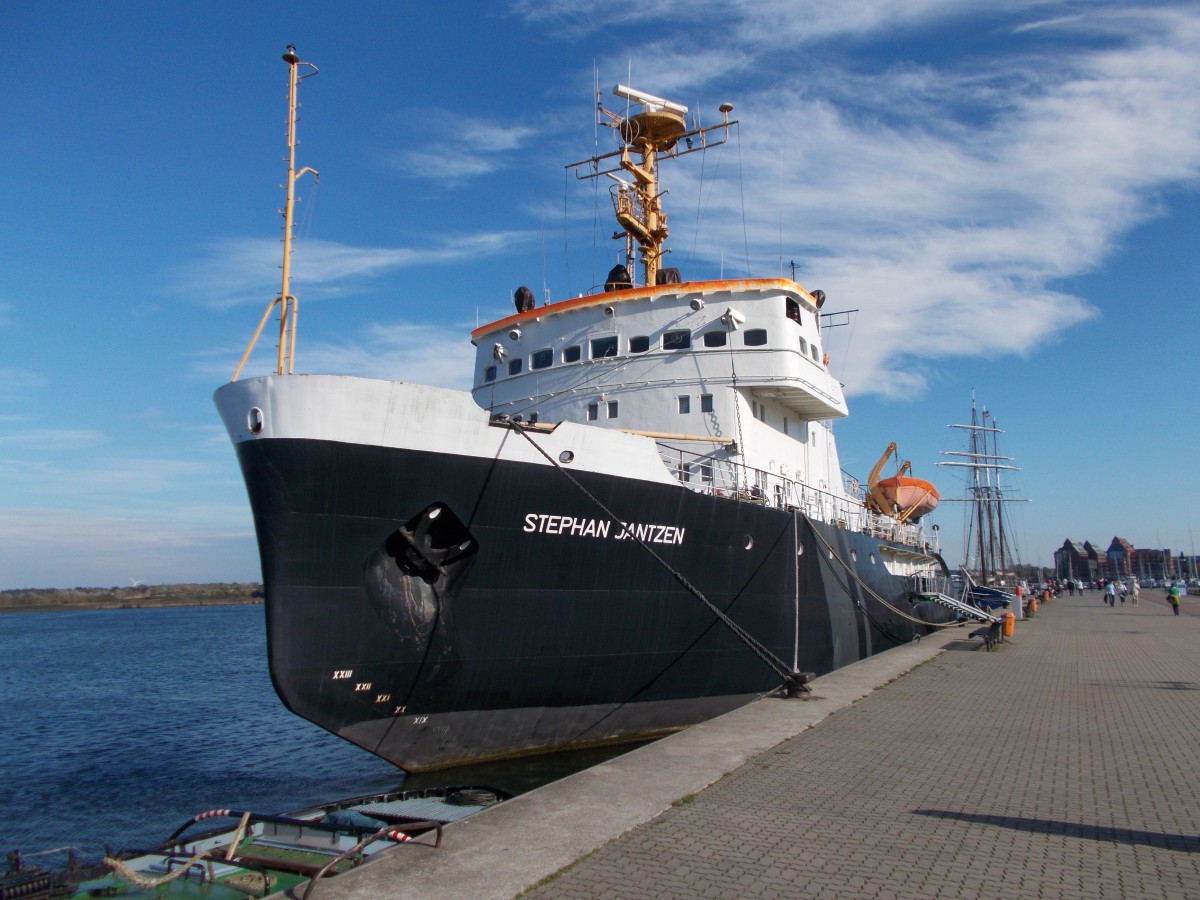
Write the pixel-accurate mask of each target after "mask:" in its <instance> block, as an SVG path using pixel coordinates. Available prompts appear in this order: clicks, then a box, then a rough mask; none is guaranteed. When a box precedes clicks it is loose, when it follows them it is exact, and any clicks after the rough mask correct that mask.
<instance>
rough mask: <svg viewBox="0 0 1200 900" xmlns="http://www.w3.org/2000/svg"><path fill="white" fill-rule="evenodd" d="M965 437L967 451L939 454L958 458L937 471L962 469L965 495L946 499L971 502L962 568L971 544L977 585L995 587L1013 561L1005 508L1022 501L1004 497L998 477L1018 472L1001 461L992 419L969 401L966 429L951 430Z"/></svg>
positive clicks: (1007, 460)
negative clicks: (963, 433)
mask: <svg viewBox="0 0 1200 900" xmlns="http://www.w3.org/2000/svg"><path fill="white" fill-rule="evenodd" d="M950 427H951V428H961V429H964V430H966V431H967V432H968V442H967V446H968V449H967V450H966V451H957V450H943V451H942V455H943V456H954V457H962V459H961V460H944V461H942V462H939V463H938V465H939V466H952V467H959V468H965V469H967V470H968V474H967V491H966V492H967V496H966V497H950V498H947V499H948V500H949V501H950V502H952V503H953V502H958V503H970V504H971V508H970V510H969V511H968V516H967V525H966V529H965V530H966V536H965V540H964V542H963V555H964V557H965V558H964V560H963V565H964V566H965V567H966V568H968V569H970V568H971V566H970V556H971V550H972V544H974V545H975V546H974V549H975V558H976V560H977V561H978V568H977V570H976V571H977V572H978V575H979V584H981V585H992V584H998V583H1000V582H1001V580H1002V579H1003V576H1004V574H1005V573H1006V572H1008V571H1010V569H1011V568H1012V567H1013V566H1014V565H1015V564H1016V563H1017V562H1018V560H1017V558H1016V546H1015V544H1014V542H1013V541H1012V539H1011V537H1010V536H1009V533H1008V529H1007V527H1006V524H1005V516H1006V513H1005V509H1004V504H1005V503H1013V502H1018V501H1021V502H1024V499H1023V498H1017V497H1006V496H1005V495H1004V491H1003V489H1002V486H1001V477H1000V475H1001V472H1002V471H1005V470H1009V471H1014V472H1016V471H1020V468H1019V467H1018V466H1014V465H1010V463H1011V462H1012V461H1013V458H1012V457H1011V456H1001V455H1000V452H999V442H998V438H999V435H1001V434H1003V433H1004V432H1003V430H1002V429H1000V428H998V427H997V426H996V420H995V418H994V417H993V416H992V415H991V414H990V413H989V412H988V411H987V409H984V410H983V411H982V415H980V413H979V411H978V410H977V409H976V406H975V398H974V397H973V396H972V398H971V424H970V425H951V426H950Z"/></svg>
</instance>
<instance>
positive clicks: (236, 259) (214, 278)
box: [181, 231, 525, 308]
mask: <svg viewBox="0 0 1200 900" xmlns="http://www.w3.org/2000/svg"><path fill="white" fill-rule="evenodd" d="M524 237H525V235H524V234H523V233H520V232H508V231H491V232H480V233H477V234H469V235H446V236H443V237H442V238H441V239H440V241H438V242H435V243H433V244H431V245H430V246H422V247H420V248H416V249H413V248H409V247H354V246H351V245H349V244H343V243H339V242H337V241H326V240H319V239H306V240H297V241H295V242H294V243H293V244H292V251H293V256H292V283H291V292H292V293H293V294H295V295H297V296H302V297H303V299H305V300H320V299H325V298H329V297H332V296H337V295H341V294H345V293H347V292H349V291H350V290H352V289H353V287H354V286H355V285H356V284H358V283H360V282H362V281H364V280H367V279H372V278H377V277H379V276H382V275H386V274H388V273H390V272H395V271H398V270H402V269H407V268H410V267H413V266H423V265H437V264H443V263H446V262H453V261H455V260H460V259H480V258H484V257H487V256H490V255H493V254H496V253H500V252H502V251H503V250H505V249H507V248H508V247H509V246H510V245H511V242H512V241H514V240H517V239H523V238H524ZM203 252H204V255H203V257H202V258H200V259H198V260H196V261H195V262H193V263H191V264H190V265H188V266H186V267H185V269H184V271H183V273H182V288H181V289H182V290H183V292H184V293H186V294H188V295H189V296H193V297H195V298H196V299H197V300H199V301H201V302H203V303H206V304H207V305H209V306H214V307H219V308H226V307H230V306H234V305H237V304H241V303H248V304H255V305H262V306H263V307H264V308H265V306H266V304H267V302H269V300H270V298H271V297H272V296H276V297H277V296H278V295H279V279H280V276H279V264H280V259H281V257H282V252H283V251H282V245H281V244H280V243H279V242H278V241H273V240H269V239H266V238H227V239H223V240H219V241H213V242H212V243H210V244H208V245H207V246H206V247H205V248H204V251H203Z"/></svg>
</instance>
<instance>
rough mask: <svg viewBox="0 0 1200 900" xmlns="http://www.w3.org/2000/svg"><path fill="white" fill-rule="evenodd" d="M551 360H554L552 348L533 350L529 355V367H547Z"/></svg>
mask: <svg viewBox="0 0 1200 900" xmlns="http://www.w3.org/2000/svg"><path fill="white" fill-rule="evenodd" d="M552 362H554V351H553V350H550V349H548V348H547V349H546V350H535V351H534V353H533V355H532V356H531V357H529V368H531V369H548V368H550V364H551V363H552Z"/></svg>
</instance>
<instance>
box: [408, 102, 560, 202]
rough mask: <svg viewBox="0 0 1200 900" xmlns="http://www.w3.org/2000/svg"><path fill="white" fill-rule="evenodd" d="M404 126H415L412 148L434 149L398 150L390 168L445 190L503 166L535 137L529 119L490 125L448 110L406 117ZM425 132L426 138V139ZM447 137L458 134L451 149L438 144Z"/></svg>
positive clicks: (412, 130) (442, 143) (410, 136)
mask: <svg viewBox="0 0 1200 900" xmlns="http://www.w3.org/2000/svg"><path fill="white" fill-rule="evenodd" d="M406 122H407V123H408V124H410V125H411V126H412V129H411V130H410V131H408V132H407V140H409V141H410V142H411V145H412V146H413V147H418V146H420V145H421V144H422V143H426V144H429V145H431V146H432V147H433V149H407V148H406V149H402V150H396V151H394V152H392V153H390V154H388V156H387V157H386V159H385V162H386V164H387V165H388V167H389V168H391V169H392V170H393V172H394V173H395V174H397V175H401V176H403V177H405V178H416V179H421V180H423V181H425V180H436V181H439V182H441V183H442V186H443V187H446V186H455V185H459V184H461V183H463V182H464V181H467V180H469V179H472V178H477V177H479V176H480V175H486V174H488V173H490V172H494V171H496V170H498V169H501V168H503V167H504V166H506V165H507V164H508V163H509V160H510V159H511V157H512V154H513V151H516V150H520V149H521V148H522V147H524V146H525V145H526V144H528V143H529V142H530V141H531V140H532V139H533V138H534V137H536V135H537V131H536V129H535V128H534V127H533V126H531V125H530V124H529V122H528V121H524V122H510V121H505V122H489V121H486V120H483V119H479V118H477V117H474V116H465V115H461V114H459V113H454V112H450V111H447V110H433V111H426V112H425V113H423V114H418V115H413V116H411V117H408V118H406ZM422 134H424V135H426V137H425V138H424V140H422V137H421V135H422ZM446 134H452V135H454V138H455V139H454V143H453V144H452V145H446V144H445V142H444V141H443V140H440V138H441V137H442V136H443V135H446Z"/></svg>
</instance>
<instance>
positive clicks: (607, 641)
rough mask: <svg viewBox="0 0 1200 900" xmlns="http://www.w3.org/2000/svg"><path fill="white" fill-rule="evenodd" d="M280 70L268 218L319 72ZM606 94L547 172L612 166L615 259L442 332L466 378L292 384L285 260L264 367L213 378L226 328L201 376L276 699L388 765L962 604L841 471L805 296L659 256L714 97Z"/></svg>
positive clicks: (761, 683)
mask: <svg viewBox="0 0 1200 900" xmlns="http://www.w3.org/2000/svg"><path fill="white" fill-rule="evenodd" d="M284 60H285V62H287V63H288V65H289V67H290V72H291V82H290V84H291V87H290V109H291V112H292V115H291V117H290V122H289V148H290V149H291V150H292V152H291V154H290V158H289V169H288V178H289V181H288V205H289V211H288V213H287V214H286V215H285V218H286V221H287V226H288V228H287V230H288V231H289V232H290V222H291V219H290V206H291V203H292V199H293V186H294V182H295V179H296V178H298V177H300V176H301V175H302V174H305V173H307V172H311V171H312V170H309V169H301V170H300V171H299V172H297V171H296V169H295V156H294V138H295V125H294V111H295V107H296V102H295V92H296V85H297V82H298V74H297V73H298V72H299V71H301V70H305V71H306V72H307V74H312V73H313V72H315V67H312V66H311V64H308V63H304V62H301V61H300V59H299V57H298V55H297V54H296V51H295V49H294V48H292V47H289V48H288V52H287V53H286V54H285V55H284ZM305 67H307V69H305ZM614 94H615V96H616V97H617V98H618V101H619V103H617V104H614V106H616V109H615V110H610V109H608V108H606V107H605V106H604V105H603V103H602V102H598V103H597V109H598V118H599V121H600V123H601V124H603V125H607V126H609V127H610V128H611V130H612V134H613V136H614V138H615V149H613V150H612V151H611V152H608V153H604V154H601V155H597V156H594V157H590V158H588V159H585V160H582V161H580V162H577V163H573V164H572V165H570V166H569V167H568V168H569V170H570V171H571V172H573V173H575V174H576V175H577V177H579V178H580V179H583V180H593V179H604V181H605V183H607V184H609V186H610V193H611V198H612V203H613V213H614V217H615V220H616V223H617V227H618V229H619V230H618V232H617V234H616V237H617V238H618V239H619V240H620V241H621V242H622V245H623V253H622V254H621V257H620V259H619V262H618V265H615V266H614V267H613V270H612V272H610V273H609V275H608V277H607V279H606V280H605V283H604V284H602V285H597V287H596V288H595V289H594V290H592V291H591V292H588V293H586V294H583V295H581V296H577V297H572V298H569V299H563V300H558V301H555V302H547V303H544V304H542V305H537V304H536V303H535V301H534V297H533V294H532V292H531V291H530V290H529V289H527V288H521V289H519V290H517V291H516V294H515V297H514V307H515V308H514V310H513V312H512V313H511V314H509V315H507V316H505V317H503V318H501V319H499V320H497V321H494V322H491V323H489V324H486V325H482V326H480V327H478V328H476V329H475V330H474V331H473V332H472V333H471V335H470V340H471V341H472V343H473V344H474V346H475V348H476V358H475V364H474V368H473V372H472V373H471V378H472V388H471V390H469V391H456V390H447V389H444V388H437V387H430V386H427V385H421V384H414V383H409V382H400V381H388V380H380V379H369V378H358V377H350V376H345V375H337V374H294V373H293V362H294V360H293V356H294V348H295V321H296V320H295V310H296V301H295V298H294V297H292V296H291V294H290V288H289V285H288V282H287V269H286V268H285V274H284V282H283V286H282V290H281V292H280V295H279V297H277V298H275V299H274V300H273V301H272V303H271V304H270V305H269V306H268V308H267V312H266V313H265V314H264V317H263V323H260V325H259V329H258V331H257V332H256V333H255V339H257V337H258V335H259V334H260V333H261V331H262V330H263V327H264V323H265V322H266V320H267V318H268V317H269V316H270V314H271V313H272V311H273V310H275V309H278V312H279V315H280V329H279V353H278V357H277V365H276V370H275V372H274V373H272V374H268V375H264V376H259V377H252V378H246V379H240V374H241V369H242V366H243V365H244V364H245V361H246V359H248V358H249V356H250V351H251V349H252V347H253V341H252V342H251V347H248V348H247V351H246V354H245V355H244V356H243V358H242V364H240V365H239V366H238V371H237V372H236V373H235V375H234V377H233V379H232V380H231V381H230V383H228V384H226V385H224V386H223V387H221V388H220V389H218V390H217V392H216V395H215V402H216V405H217V408H218V410H219V412H220V415H221V417H222V419H223V421H224V424H225V427H226V429H227V431H228V433H229V436H230V438H231V440H232V441H233V444H234V447H235V449H236V452H237V457H238V461H239V464H240V466H241V470H242V474H243V477H244V479H245V483H246V488H247V493H248V495H249V500H250V506H251V509H252V511H253V516H254V523H255V529H256V533H257V538H258V546H259V553H260V557H261V562H262V574H263V584H264V590H265V597H266V600H265V608H266V620H267V638H268V656H269V663H270V671H271V677H272V681H273V683H274V685H275V688H276V691H277V692H278V694H279V696H280V697H281V699H282V700H283V702H284V703H285V704H286V705H287V706H288V707H289V708H290V709H291V710H292V711H294V712H295V713H297V714H298V715H300V716H303V717H305V718H307V719H309V720H311V721H312V722H314V723H316V724H318V725H320V726H321V727H323V728H326V729H328V730H329V731H331V732H333V733H335V734H337V735H339V736H341V737H343V738H345V739H346V740H348V741H351V742H353V743H355V744H357V745H359V746H361V747H363V748H365V749H367V750H369V751H371V752H372V753H375V754H377V755H379V756H381V757H383V758H385V759H388V760H390V761H392V762H393V763H395V764H396V765H398V766H401V767H403V768H404V769H406V770H410V771H417V770H425V769H435V768H439V767H446V766H451V765H455V764H460V763H465V762H469V761H475V760H483V759H494V758H502V757H513V756H520V755H524V754H531V753H539V752H548V751H553V750H559V749H566V748H574V747H582V746H588V745H599V744H604V743H615V742H623V741H630V740H635V739H643V738H648V737H653V736H656V735H661V734H665V733H669V732H671V731H674V730H678V729H680V728H683V727H686V726H687V725H690V724H693V723H696V722H699V721H702V720H704V719H707V718H710V717H712V716H716V715H719V714H721V713H723V712H725V711H727V710H730V709H733V708H735V707H737V706H739V705H741V704H744V703H747V702H749V701H751V700H753V699H755V698H758V697H760V696H763V695H764V694H767V693H770V692H772V691H775V690H777V689H780V688H783V689H784V690H785V691H788V692H790V693H799V692H801V691H802V690H803V689H804V683H805V681H806V680H807V679H808V678H810V677H812V676H813V675H819V674H823V673H826V672H829V671H831V670H834V669H837V668H839V667H841V666H845V665H847V664H850V663H853V662H855V661H858V660H861V659H863V658H865V657H868V656H870V655H872V654H874V653H877V652H880V651H884V650H887V649H890V648H892V647H895V646H897V645H899V644H903V643H906V642H908V641H911V640H913V639H914V638H916V637H919V636H921V635H923V634H925V633H927V632H928V631H929V630H930V629H931V628H934V627H937V626H938V625H940V624H944V623H947V622H950V621H952V620H953V619H954V618H955V616H956V615H959V614H960V613H959V612H957V611H956V610H954V609H952V608H949V607H948V606H947V605H946V604H945V603H943V602H937V598H938V597H943V598H944V592H939V590H937V589H935V588H936V587H937V586H939V585H940V584H941V583H942V582H944V581H945V579H946V577H947V575H948V572H947V569H946V566H945V564H944V562H943V561H942V559H941V557H940V555H939V553H938V548H937V545H936V534H935V533H934V532H931V531H926V529H925V527H924V525H923V524H922V522H921V520H920V514H919V513H918V509H917V506H911V505H909V506H906V507H905V508H902V507H901V505H900V503H901V501H898V500H895V501H893V500H888V499H886V497H887V495H886V494H881V495H880V496H881V497H884V498H885V499H884V500H878V499H876V501H875V502H873V503H868V502H867V499H868V498H867V497H866V496H865V493H864V491H862V490H861V489H859V487H858V482H857V481H854V480H852V479H851V478H849V477H848V476H846V475H844V473H843V472H842V470H841V467H840V463H839V459H838V450H837V444H836V441H835V439H834V435H833V428H832V422H833V420H835V419H838V418H841V417H843V416H846V415H847V413H848V410H847V406H846V400H845V397H844V396H843V392H842V386H841V384H840V383H839V382H838V380H837V379H836V378H834V377H833V375H832V374H831V373H830V371H829V366H828V359H827V357H826V356H825V353H824V349H823V342H822V335H821V307H822V304H823V303H824V299H825V298H824V295H823V294H822V292H821V291H818V290H810V289H808V288H805V287H804V286H802V285H800V284H798V283H797V282H795V281H794V280H792V279H788V278H782V277H766V278H740V279H724V278H721V279H709V280H691V281H689V280H687V279H686V278H685V277H684V275H683V273H681V272H680V271H679V270H678V269H674V268H670V267H666V266H664V265H663V258H664V253H665V252H666V250H667V248H666V240H667V237H668V234H669V229H668V218H667V213H666V211H665V210H664V208H663V205H662V201H663V199H664V191H663V190H662V188H661V184H660V180H659V172H660V168H661V167H662V166H663V165H665V164H675V163H677V162H679V161H681V160H682V159H683V157H686V156H689V155H692V154H699V153H703V152H705V151H706V150H708V149H710V148H712V147H715V146H718V145H720V144H722V143H724V142H725V141H727V140H729V139H730V137H731V135H734V134H736V127H737V124H738V123H737V122H736V120H731V119H730V118H729V114H730V112H731V111H732V109H733V107H732V106H731V105H729V104H724V105H722V106H721V108H720V116H721V118H720V121H718V122H717V123H716V124H711V125H705V126H701V125H699V124H698V123H697V122H695V121H694V120H693V119H689V111H688V109H687V108H686V107H684V106H682V105H680V104H677V103H673V102H671V101H668V100H665V99H663V98H660V97H656V96H653V95H651V94H647V93H644V92H642V91H638V90H635V89H633V88H630V87H627V86H623V85H618V86H617V87H616V88H615V89H614ZM287 240H290V233H289V234H288V235H286V237H285V260H286V256H287V254H289V253H290V252H291V248H290V244H289V243H286V241H287ZM285 347H286V348H287V352H286V353H285ZM897 484H899V483H897ZM928 499H929V498H928V497H926V498H925V502H926V503H927V502H928ZM905 509H907V512H906V511H905ZM946 590H947V591H948V588H947V589H946ZM946 599H948V598H946ZM949 602H950V604H951V605H953V601H949Z"/></svg>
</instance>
